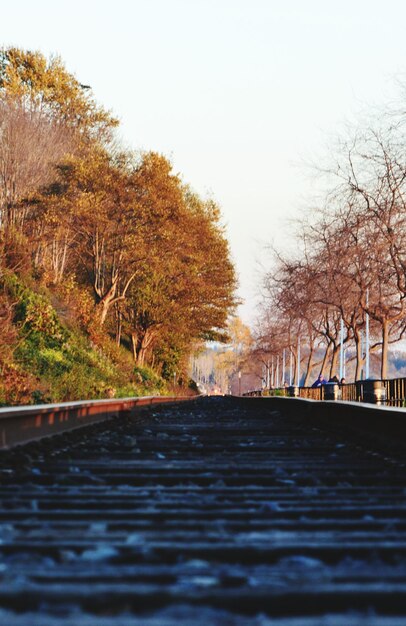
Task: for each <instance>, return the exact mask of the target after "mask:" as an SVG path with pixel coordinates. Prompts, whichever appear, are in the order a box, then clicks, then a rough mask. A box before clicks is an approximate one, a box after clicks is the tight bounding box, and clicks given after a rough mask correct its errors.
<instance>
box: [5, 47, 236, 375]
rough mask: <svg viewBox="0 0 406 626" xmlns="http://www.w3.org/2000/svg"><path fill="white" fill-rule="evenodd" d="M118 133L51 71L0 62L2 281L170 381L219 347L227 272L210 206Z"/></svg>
mask: <svg viewBox="0 0 406 626" xmlns="http://www.w3.org/2000/svg"><path fill="white" fill-rule="evenodd" d="M117 126H118V121H117V119H116V118H115V117H114V116H113V115H112V113H111V112H110V111H107V110H105V109H104V108H103V107H102V106H100V105H99V104H98V103H97V102H96V101H95V99H94V97H93V94H92V91H91V89H90V88H89V87H88V86H87V85H83V84H81V83H80V82H79V81H78V80H77V78H76V77H74V76H73V75H72V74H70V73H69V72H68V71H67V70H66V68H65V66H64V64H63V63H62V61H61V59H59V58H57V57H55V58H50V59H47V58H45V57H44V56H43V55H42V54H41V53H39V52H30V51H24V50H20V49H17V48H5V49H3V50H1V51H0V271H1V273H2V274H4V272H15V273H17V274H19V275H22V276H25V277H28V276H29V277H30V279H31V280H35V281H37V282H38V283H39V284H44V285H47V287H49V288H51V289H53V290H54V291H55V292H56V293H57V294H59V296H63V298H64V299H65V300H66V302H70V303H71V305H72V306H73V307H74V308H75V311H76V315H77V317H78V319H79V320H80V323H81V325H82V327H83V328H84V329H85V330H86V332H88V333H89V335H90V337H91V339H92V341H94V342H95V343H97V342H102V341H103V338H105V337H111V338H113V339H114V340H115V341H116V343H117V344H119V345H123V346H124V347H127V348H128V349H129V350H131V352H132V354H133V357H134V361H135V363H136V364H137V365H140V366H142V365H145V364H149V365H152V366H154V367H155V368H156V369H157V370H158V371H160V372H162V373H163V374H165V373H166V374H167V375H168V376H169V375H170V374H171V373H172V371H173V370H174V369H176V368H177V367H179V364H181V363H183V362H185V361H186V360H187V357H188V354H189V353H190V351H191V349H192V347H193V345H194V343H195V342H196V341H201V340H207V339H216V340H224V339H225V338H226V328H227V319H228V316H229V313H230V311H232V310H233V308H234V307H235V304H236V300H235V295H234V294H235V288H236V275H235V270H234V266H233V263H232V261H231V258H230V251H229V246H228V242H227V239H226V237H225V232H224V228H223V226H222V223H221V214H220V210H219V207H218V205H217V204H216V202H215V201H214V200H212V199H211V198H201V197H200V196H199V195H198V194H196V193H195V192H194V191H193V190H192V189H191V188H190V187H189V186H188V185H187V184H185V183H184V181H183V180H182V178H181V177H180V175H179V174H177V173H175V172H174V171H173V168H172V165H171V163H170V162H169V160H168V159H167V158H166V157H165V156H162V155H161V154H158V153H156V152H144V153H139V152H132V151H128V150H124V149H123V148H122V147H121V146H120V144H119V143H118V141H117V139H116V128H117ZM9 306H10V307H11V306H12V303H9ZM3 308H7V303H6V302H4V298H3Z"/></svg>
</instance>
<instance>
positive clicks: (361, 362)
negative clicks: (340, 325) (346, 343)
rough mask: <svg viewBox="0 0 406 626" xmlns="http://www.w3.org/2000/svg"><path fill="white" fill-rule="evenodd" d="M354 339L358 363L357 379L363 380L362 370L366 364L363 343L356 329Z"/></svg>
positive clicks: (356, 369)
mask: <svg viewBox="0 0 406 626" xmlns="http://www.w3.org/2000/svg"><path fill="white" fill-rule="evenodd" d="M354 341H355V350H356V365H355V379H354V380H361V372H362V368H363V365H364V359H363V358H362V344H361V337H360V336H359V333H358V332H357V331H354Z"/></svg>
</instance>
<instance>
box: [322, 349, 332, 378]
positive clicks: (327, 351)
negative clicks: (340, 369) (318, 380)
mask: <svg viewBox="0 0 406 626" xmlns="http://www.w3.org/2000/svg"><path fill="white" fill-rule="evenodd" d="M329 354H330V343H328V344H327V346H326V350H325V352H324V357H323V362H322V364H321V368H320V374H321V375H322V376H325V375H326V369H327V363H328V356H329Z"/></svg>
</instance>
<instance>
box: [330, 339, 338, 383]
mask: <svg viewBox="0 0 406 626" xmlns="http://www.w3.org/2000/svg"><path fill="white" fill-rule="evenodd" d="M339 352H340V344H338V345H337V344H333V353H332V355H331V365H330V378H332V377H333V376H336V375H337V363H338V355H339Z"/></svg>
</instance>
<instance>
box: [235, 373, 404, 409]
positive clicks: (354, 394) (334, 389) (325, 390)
mask: <svg viewBox="0 0 406 626" xmlns="http://www.w3.org/2000/svg"><path fill="white" fill-rule="evenodd" d="M244 395H245V396H285V397H289V398H306V399H307V400H334V401H338V400H345V401H347V402H367V403H370V404H378V405H388V406H397V407H404V406H406V378H396V379H393V380H370V379H368V380H358V381H357V382H355V383H350V384H346V385H339V384H338V383H327V384H325V385H321V386H320V387H297V386H291V387H286V388H283V389H261V390H255V391H250V392H248V393H246V394H244Z"/></svg>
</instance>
